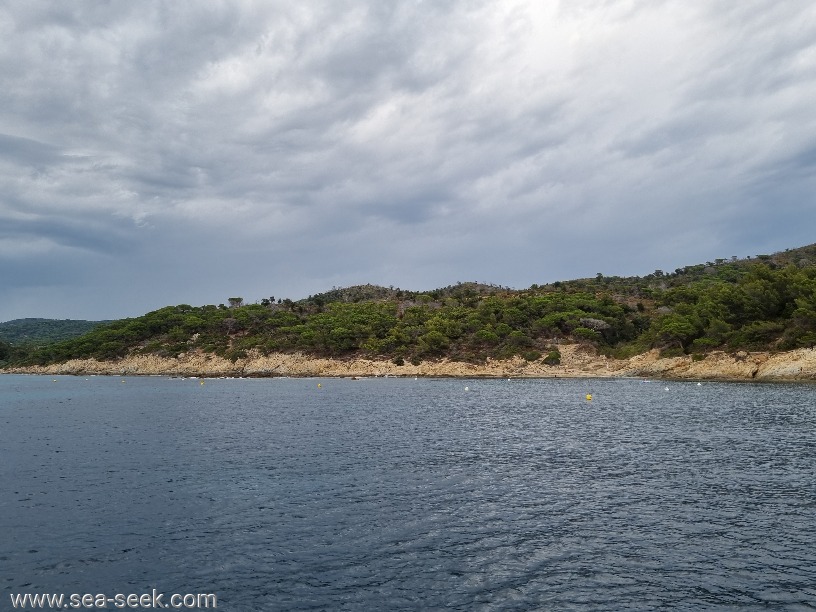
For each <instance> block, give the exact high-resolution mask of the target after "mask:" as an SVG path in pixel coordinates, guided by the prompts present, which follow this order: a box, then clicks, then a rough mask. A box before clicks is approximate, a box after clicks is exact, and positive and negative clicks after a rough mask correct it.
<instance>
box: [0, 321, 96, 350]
mask: <svg viewBox="0 0 816 612" xmlns="http://www.w3.org/2000/svg"><path fill="white" fill-rule="evenodd" d="M109 322H110V321H79V320H71V319H15V320H13V321H6V322H5V323H0V341H2V342H5V343H7V344H11V345H14V346H20V345H35V346H40V345H43V344H50V343H52V342H62V341H63V340H70V339H71V338H78V337H79V336H83V335H85V334H87V333H88V332H89V331H91V330H92V329H94V328H95V327H98V326H99V325H102V324H103V323H109Z"/></svg>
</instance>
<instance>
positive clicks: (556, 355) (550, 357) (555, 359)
mask: <svg viewBox="0 0 816 612" xmlns="http://www.w3.org/2000/svg"><path fill="white" fill-rule="evenodd" d="M544 363H546V364H547V365H550V366H556V365H561V353H560V352H559V351H558V350H552V351H550V352H549V353H548V354H547V356H546V357H545V358H544Z"/></svg>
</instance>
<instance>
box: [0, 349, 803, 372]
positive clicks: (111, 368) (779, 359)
mask: <svg viewBox="0 0 816 612" xmlns="http://www.w3.org/2000/svg"><path fill="white" fill-rule="evenodd" d="M559 350H560V352H561V364H560V365H557V366H548V365H546V364H544V363H543V362H541V361H535V362H528V361H525V360H524V359H522V358H520V357H516V358H513V359H509V360H504V361H498V360H488V361H487V362H486V363H484V364H470V363H462V362H458V361H450V360H447V359H441V360H437V361H423V362H422V363H420V364H419V365H412V364H410V363H405V365H402V366H398V365H396V364H395V363H393V362H392V361H388V360H375V359H363V358H353V359H321V358H315V357H309V356H306V355H302V354H298V353H296V354H282V353H279V354H271V355H261V354H259V353H251V354H250V355H249V356H248V357H247V358H246V359H239V360H237V361H235V362H232V361H229V360H227V359H223V358H221V357H218V356H216V355H212V354H206V353H200V352H190V353H185V354H182V355H179V356H178V357H175V358H163V357H157V356H155V355H132V356H129V357H125V358H123V359H119V360H115V361H96V360H95V359H74V360H71V361H67V362H65V363H58V364H52V365H48V366H31V367H25V368H9V369H8V370H5V371H6V372H8V373H24V374H75V375H88V374H103V375H105V374H107V375H115V376H123V375H167V376H258V377H262V376H348V377H350V376H449V377H496V378H506V377H529V378H550V377H562V378H567V377H569V378H577V377H592V376H594V377H605V376H632V377H648V378H673V379H708V380H816V351H814V350H811V349H798V350H795V351H789V352H785V353H767V352H758V353H738V354H737V355H730V354H727V353H723V352H713V353H710V354H709V355H707V356H706V357H705V359H702V360H699V361H695V360H693V359H692V357H691V356H683V357H670V358H661V357H660V355H659V353H658V351H656V350H654V351H650V352H648V353H644V354H642V355H637V356H635V357H632V358H630V359H625V360H616V359H608V358H606V357H604V356H601V355H598V354H597V353H595V352H594V351H592V350H591V349H588V348H586V347H583V346H580V345H568V346H561V347H559Z"/></svg>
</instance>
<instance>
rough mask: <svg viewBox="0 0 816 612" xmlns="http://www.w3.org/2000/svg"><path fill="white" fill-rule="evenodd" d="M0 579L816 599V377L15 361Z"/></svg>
mask: <svg viewBox="0 0 816 612" xmlns="http://www.w3.org/2000/svg"><path fill="white" fill-rule="evenodd" d="M588 395H591V399H588ZM0 581H2V583H0V591H2V593H0V610H5V609H14V608H13V605H12V598H14V597H15V596H19V595H20V594H24V593H30V594H37V593H52V594H60V593H61V594H64V595H65V597H66V602H67V601H69V600H68V599H67V598H68V596H69V595H71V594H75V595H78V596H79V595H83V594H91V595H93V596H94V601H95V602H96V603H105V602H107V603H106V604H105V605H104V606H100V607H106V608H109V609H115V608H116V607H122V606H117V603H116V602H121V601H122V600H121V599H120V600H115V599H114V595H117V594H121V595H128V594H135V595H142V594H150V593H153V594H154V595H155V594H156V593H157V592H158V593H162V594H164V600H163V605H164V607H167V606H168V605H169V601H168V598H169V597H170V595H171V594H179V595H182V594H183V595H188V594H190V595H192V594H212V595H215V596H216V598H217V599H216V600H215V601H217V608H218V609H222V610H235V611H244V610H389V611H390V610H816V386H814V385H811V384H782V383H776V384H760V383H725V382H704V381H700V382H699V383H698V382H696V381H691V382H667V381H659V380H640V379H546V380H544V379H518V380H517V379H490V380H486V379H428V378H419V379H414V378H363V379H359V380H352V379H328V378H323V379H321V378H266V379H218V378H207V379H197V378H170V377H116V376H88V377H83V376H75V377H69V376H18V375H2V376H0ZM97 595H103V596H104V597H103V599H95V598H96V596H97ZM16 601H18V603H19V601H20V600H19V599H18V600H16ZM87 601H90V600H87ZM131 601H133V600H131ZM160 601H161V600H160ZM175 601H176V602H178V601H186V602H188V603H189V602H192V601H193V600H192V599H186V600H182V599H177V600H175ZM208 601H210V602H211V603H214V602H215V601H213V600H208ZM68 605H69V604H68V603H65V604H64V607H67V606H68ZM210 607H212V606H211V605H210ZM82 609H88V608H82Z"/></svg>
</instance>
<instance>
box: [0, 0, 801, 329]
mask: <svg viewBox="0 0 816 612" xmlns="http://www.w3.org/2000/svg"><path fill="white" fill-rule="evenodd" d="M814 228H816V4H814V3H813V0H785V1H784V2H779V0H740V1H738V2H735V1H733V0H677V1H674V0H620V1H617V0H569V1H564V2H558V1H555V0H552V1H547V0H538V1H534V0H521V1H511V0H502V1H491V2H487V1H485V2H481V1H468V2H465V1H462V2H457V1H450V0H445V1H428V2H424V1H419V0H417V1H408V0H405V1H384V0H350V1H343V0H327V1H325V2H315V1H305V0H292V1H289V0H282V1H270V0H263V1H258V2H250V1H239V0H230V1H224V2H218V1H213V0H208V1H207V2H175V1H170V0H168V1H164V2H159V1H151V0H141V1H139V2H132V1H130V0H114V1H109V2H103V1H97V0H94V1H82V0H80V1H73V2H53V1H45V0H42V1H41V0H11V1H7V2H4V3H2V5H0V280H1V281H2V293H0V321H5V320H10V319H15V318H22V317H47V318H75V319H103V318H120V317H127V316H138V315H140V314H143V313H145V312H148V311H150V310H154V309H156V308H160V307H162V306H166V305H168V304H180V303H187V304H193V305H202V304H219V303H222V302H224V303H225V302H226V301H227V298H229V297H234V296H241V297H243V298H244V299H245V300H246V301H248V302H253V301H257V300H260V299H261V298H264V297H269V296H274V297H276V298H286V297H288V298H291V299H299V298H303V297H306V296H307V295H309V294H314V293H318V292H321V291H325V290H328V289H330V288H331V287H333V286H348V285H355V284H362V283H374V284H381V285H386V286H387V285H393V286H395V287H402V288H404V289H412V290H420V289H433V288H436V287H441V286H445V285H449V284H455V283H456V282H458V281H480V282H492V283H496V284H500V285H507V286H511V287H514V288H525V287H529V286H530V285H531V284H533V283H538V284H542V283H545V282H551V281H555V280H566V279H572V278H579V277H587V276H594V275H595V274H596V273H598V272H601V273H603V274H606V275H621V276H623V275H644V274H648V273H650V272H652V271H653V270H655V269H656V268H661V269H664V270H674V269H675V268H677V267H680V266H683V265H690V264H696V263H701V262H705V261H713V260H714V259H715V258H719V257H730V256H732V255H738V256H740V257H743V256H746V255H752V256H753V255H756V254H760V253H771V252H775V251H779V250H784V249H785V248H788V247H796V246H802V245H805V244H810V243H813V242H816V238H814V231H813V230H814Z"/></svg>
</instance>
